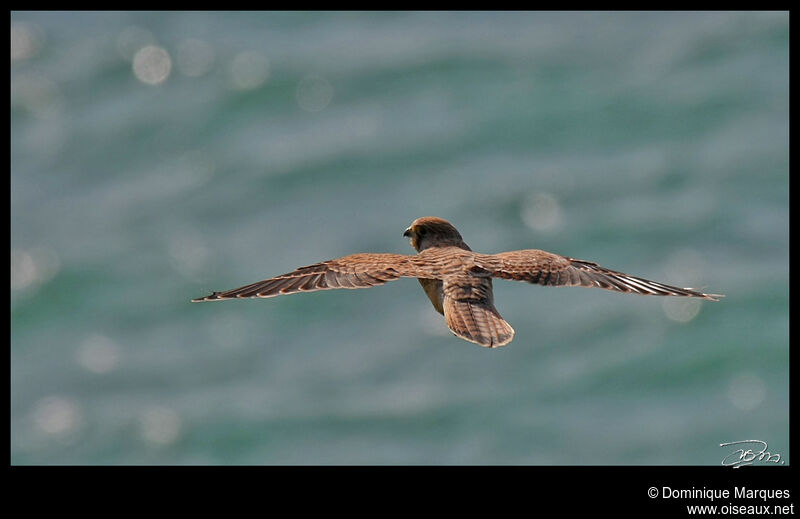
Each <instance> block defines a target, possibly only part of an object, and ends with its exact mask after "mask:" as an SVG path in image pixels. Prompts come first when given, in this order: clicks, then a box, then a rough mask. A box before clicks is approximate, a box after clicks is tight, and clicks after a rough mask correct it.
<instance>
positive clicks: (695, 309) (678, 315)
mask: <svg viewBox="0 0 800 519" xmlns="http://www.w3.org/2000/svg"><path fill="white" fill-rule="evenodd" d="M701 306H703V303H702V299H695V298H689V297H665V298H664V302H663V303H662V308H663V310H664V313H665V314H666V316H667V317H668V318H669V319H671V320H673V321H675V322H678V323H688V322H689V321H691V320H692V319H694V318H695V317H697V314H699V313H700V307H701Z"/></svg>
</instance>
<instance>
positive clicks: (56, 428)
mask: <svg viewBox="0 0 800 519" xmlns="http://www.w3.org/2000/svg"><path fill="white" fill-rule="evenodd" d="M81 415H82V413H81V409H80V407H79V406H78V404H77V403H76V402H75V401H74V400H72V399H69V398H66V397H62V396H49V397H45V398H43V399H41V400H39V401H38V402H37V403H36V405H35V407H34V411H33V420H34V423H35V424H36V428H37V429H38V430H39V431H42V432H44V433H46V434H49V435H52V436H65V435H68V434H70V433H73V432H75V431H76V430H78V429H79V428H80V426H81V421H82V417H81Z"/></svg>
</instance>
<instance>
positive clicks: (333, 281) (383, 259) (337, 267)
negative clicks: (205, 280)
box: [192, 253, 429, 302]
mask: <svg viewBox="0 0 800 519" xmlns="http://www.w3.org/2000/svg"><path fill="white" fill-rule="evenodd" d="M428 274H429V272H428V270H426V269H424V268H422V267H420V265H419V261H418V260H417V259H416V256H407V255H405V254H380V253H365V254H351V255H349V256H344V257H342V258H337V259H332V260H328V261H323V262H320V263H315V264H313V265H308V266H306V267H300V268H299V269H297V270H294V271H292V272H289V273H287V274H283V275H280V276H276V277H274V278H270V279H265V280H263V281H259V282H257V283H252V284H250V285H245V286H243V287H239V288H234V289H232V290H226V291H223V292H214V293H213V294H211V295H209V296H206V297H199V298H197V299H193V300H192V301H193V302H201V301H223V300H225V299H243V298H250V297H275V296H279V295H283V294H294V293H297V292H314V291H317V290H330V289H333V288H349V289H354V288H369V287H374V286H378V285H383V284H385V283H387V282H389V281H393V280H395V279H398V278H401V277H419V276H422V277H424V276H425V275H428Z"/></svg>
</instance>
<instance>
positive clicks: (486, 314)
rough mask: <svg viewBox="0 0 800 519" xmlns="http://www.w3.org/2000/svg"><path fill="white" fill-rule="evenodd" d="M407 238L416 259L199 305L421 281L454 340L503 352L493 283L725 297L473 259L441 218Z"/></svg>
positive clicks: (509, 260) (534, 254)
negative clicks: (504, 281)
mask: <svg viewBox="0 0 800 519" xmlns="http://www.w3.org/2000/svg"><path fill="white" fill-rule="evenodd" d="M403 236H407V237H409V238H410V241H411V246H412V247H414V248H415V249H416V250H417V254H416V255H406V254H388V253H362V254H351V255H349V256H344V257H342V258H337V259H332V260H328V261H323V262H320V263H315V264H313V265H308V266H306V267H300V268H298V269H297V270H294V271H292V272H289V273H287V274H283V275H281V276H276V277H274V278H270V279H265V280H264V281H259V282H257V283H253V284H250V285H246V286H243V287H240V288H234V289H232V290H226V291H223V292H214V293H213V294H211V295H209V296H206V297H200V298H197V299H193V300H192V301H193V302H201V301H222V300H225V299H242V298H254V297H274V296H279V295H283V294H294V293H297V292H313V291H316V290H328V289H333V288H369V287H373V286H376V285H383V284H384V283H386V282H388V281H393V280H395V279H398V278H403V277H408V278H417V280H418V281H419V283H420V284H421V285H422V288H423V289H424V290H425V294H427V296H428V298H430V300H431V303H433V307H434V308H435V309H436V311H437V312H439V313H440V314H442V315H444V319H445V322H446V323H447V326H448V327H449V328H450V331H452V332H453V334H455V335H456V336H458V337H461V338H462V339H466V340H467V341H470V342H474V343H477V344H479V345H481V346H485V347H488V348H496V347H498V346H505V345H506V344H508V343H509V342H511V340H512V339H513V338H514V329H513V328H512V327H511V325H510V324H508V323H507V322H506V321H505V319H503V318H502V317H501V316H500V313H499V312H498V311H497V309H496V308H495V306H494V295H493V293H492V278H501V279H512V280H516V281H527V282H528V283H534V284H539V285H545V286H582V287H599V288H604V289H606V290H613V291H616V292H626V293H630V294H640V295H654V296H683V297H700V298H703V299H707V300H709V301H717V300H718V298H720V297H723V296H722V295H719V294H704V293H702V292H698V291H695V290H694V289H691V288H678V287H674V286H670V285H665V284H664V283H658V282H656V281H650V280H647V279H643V278H639V277H634V276H629V275H628V274H623V273H622V272H616V271H614V270H610V269H607V268H605V267H601V266H600V265H598V264H597V263H592V262H591V261H583V260H579V259H575V258H570V257H568V256H560V255H558V254H553V253H551V252H546V251H543V250H535V249H526V250H515V251H509V252H501V253H499V254H479V253H476V252H472V249H470V248H469V247H468V246H467V244H466V243H464V240H463V239H462V238H461V234H459V232H458V231H457V230H456V228H455V227H453V225H452V224H451V223H450V222H448V221H447V220H444V219H442V218H437V217H433V216H426V217H423V218H418V219H416V220H414V222H413V223H412V224H411V225H410V226H409V227H408V229H406V230H405V232H404V233H403Z"/></svg>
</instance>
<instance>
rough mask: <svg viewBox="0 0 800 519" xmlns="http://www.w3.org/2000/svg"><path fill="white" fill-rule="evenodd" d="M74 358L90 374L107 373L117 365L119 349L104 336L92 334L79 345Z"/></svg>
mask: <svg viewBox="0 0 800 519" xmlns="http://www.w3.org/2000/svg"><path fill="white" fill-rule="evenodd" d="M76 357H77V360H78V364H80V365H81V366H82V367H84V368H85V369H86V370H88V371H91V372H92V373H99V374H101V373H109V372H111V371H113V370H114V369H115V368H116V367H117V365H118V364H119V359H120V347H119V345H118V344H117V343H115V342H114V341H113V340H111V339H110V338H108V337H106V336H104V335H100V334H92V335H90V336H89V337H87V338H86V340H84V341H83V342H82V343H81V344H80V346H79V347H78V351H77V354H76Z"/></svg>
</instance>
